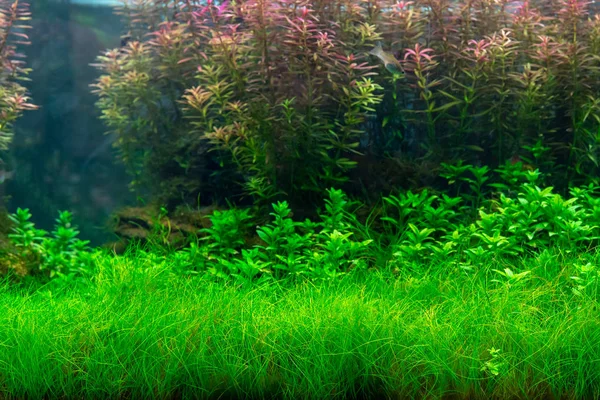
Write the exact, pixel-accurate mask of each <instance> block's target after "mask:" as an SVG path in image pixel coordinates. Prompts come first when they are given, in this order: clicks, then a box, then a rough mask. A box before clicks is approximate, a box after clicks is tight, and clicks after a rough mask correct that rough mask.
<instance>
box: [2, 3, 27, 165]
mask: <svg viewBox="0 0 600 400" xmlns="http://www.w3.org/2000/svg"><path fill="white" fill-rule="evenodd" d="M28 9H29V8H28V5H27V4H26V3H25V2H23V1H20V0H0V66H1V68H0V151H4V150H7V149H8V146H9V144H10V143H11V141H12V135H13V131H12V127H13V123H14V121H15V120H16V119H17V118H18V117H19V116H20V115H21V113H22V112H23V111H25V110H32V109H35V108H36V107H35V106H34V105H33V104H30V103H29V102H28V101H29V99H28V97H27V96H26V92H27V91H26V89H25V87H23V86H22V85H21V84H20V83H19V81H22V80H25V79H26V75H27V73H28V72H29V69H27V68H25V65H24V62H23V60H22V58H23V54H21V53H19V52H18V47H19V46H21V45H26V44H28V43H29V42H28V40H29V39H28V37H27V35H26V34H25V33H24V32H23V30H24V29H27V28H28V26H27V25H26V24H25V23H26V21H28V20H29V19H30V13H29V11H28ZM1 160H2V158H0V161H1Z"/></svg>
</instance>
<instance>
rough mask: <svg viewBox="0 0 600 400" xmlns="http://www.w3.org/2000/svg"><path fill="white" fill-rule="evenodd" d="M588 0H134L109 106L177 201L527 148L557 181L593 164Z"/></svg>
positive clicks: (299, 188)
mask: <svg viewBox="0 0 600 400" xmlns="http://www.w3.org/2000/svg"><path fill="white" fill-rule="evenodd" d="M590 6H591V4H590V3H588V2H585V1H581V0H560V1H557V2H554V1H547V0H531V1H521V2H515V1H507V0H502V1H492V0H484V1H472V0H461V1H450V0H416V1H401V2H395V1H388V0H370V1H367V2H364V1H357V0H331V1H317V2H315V1H310V2H309V1H298V0H280V1H272V0H252V1H235V2H218V1H202V2H200V1H195V0H186V1H183V2H181V1H171V0H160V1H158V0H156V1H142V0H123V6H122V7H121V8H120V13H121V14H122V15H123V16H124V17H125V19H126V21H127V23H128V27H129V32H128V36H127V37H128V38H129V41H128V43H127V44H126V45H125V46H123V47H122V48H120V49H115V50H111V51H109V52H107V53H106V54H105V55H103V56H102V57H100V59H99V61H100V62H99V64H98V66H99V68H100V69H101V70H102V71H103V76H102V77H101V78H100V79H99V81H98V82H97V83H96V85H95V87H96V91H97V93H98V94H99V97H100V100H99V102H98V105H99V107H100V108H101V109H102V111H103V113H104V118H105V119H106V122H107V125H108V127H109V128H110V130H111V132H113V133H114V134H116V135H117V141H116V146H117V147H118V148H119V150H120V152H121V158H122V160H123V161H124V162H125V163H126V165H127V166H128V167H129V169H130V171H131V173H132V174H133V175H134V176H135V178H134V182H133V183H134V184H140V185H141V186H142V187H149V188H151V189H153V191H154V193H155V194H156V195H158V197H159V198H160V199H161V200H162V201H166V202H167V203H177V202H181V201H184V202H186V201H190V200H192V199H193V200H194V201H197V199H198V197H199V196H200V198H201V199H204V200H206V201H208V200H215V199H218V198H224V197H228V198H232V197H235V194H236V193H237V194H241V195H249V196H251V198H252V199H253V200H254V201H255V202H259V203H260V202H265V203H268V202H270V201H273V200H274V199H275V198H277V197H278V196H286V198H288V199H289V201H290V202H291V203H292V204H299V203H303V204H305V203H307V202H309V203H310V202H312V201H317V200H318V199H319V198H320V197H321V196H320V195H319V194H320V193H322V192H323V191H324V189H325V188H327V187H331V186H334V187H336V186H337V187H343V188H345V189H346V190H347V192H349V193H350V194H355V195H356V194H359V195H363V196H364V197H365V198H368V195H369V194H371V193H380V192H382V191H384V192H385V191H389V190H390V189H391V188H390V184H391V185H392V186H405V187H406V186H424V185H437V184H438V183H439V184H442V182H438V181H437V178H436V176H437V173H438V171H439V168H438V167H439V166H440V165H441V163H446V164H455V163H457V162H459V161H461V160H462V161H464V162H466V163H468V164H472V165H476V166H487V167H488V168H490V170H492V171H494V170H495V169H497V168H498V167H500V166H503V165H505V163H509V164H516V163H519V162H522V164H519V165H521V166H522V167H523V168H525V167H527V168H538V169H540V170H541V171H542V172H544V176H545V177H547V178H546V179H550V182H548V183H553V184H555V185H556V187H557V188H558V189H559V190H563V191H564V190H566V189H567V186H568V183H573V182H575V183H582V182H586V181H595V180H597V172H598V167H599V166H598V143H599V142H598V137H600V136H598V132H600V109H599V107H598V106H599V104H600V103H599V100H598V93H599V90H600V87H599V83H598V82H600V80H599V79H598V73H599V71H598V66H599V65H600V64H599V62H600V59H599V57H598V56H597V50H598V49H599V48H600V39H599V37H600V34H599V32H600V19H599V18H598V17H597V16H595V15H593V13H592V12H591V11H590ZM377 43H380V44H381V45H382V47H383V49H384V50H385V51H386V52H387V53H388V54H389V55H390V56H392V57H395V58H396V59H397V60H399V61H400V63H401V64H402V67H403V71H402V72H400V73H398V72H397V73H392V72H390V71H388V70H387V69H385V66H384V65H383V64H380V63H379V60H378V59H377V58H375V57H372V56H370V55H369V51H370V50H371V49H372V48H373V47H374V46H375V44H377ZM565 178H566V179H565ZM236 188H239V189H237V190H236ZM480 189H481V188H480ZM565 193H566V192H565ZM474 195H477V194H474ZM201 201H202V200H201Z"/></svg>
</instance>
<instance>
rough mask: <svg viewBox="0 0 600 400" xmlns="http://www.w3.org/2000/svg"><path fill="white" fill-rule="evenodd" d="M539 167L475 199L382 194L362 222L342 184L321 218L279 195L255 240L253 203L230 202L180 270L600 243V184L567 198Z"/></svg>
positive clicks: (478, 257)
mask: <svg viewBox="0 0 600 400" xmlns="http://www.w3.org/2000/svg"><path fill="white" fill-rule="evenodd" d="M470 169H471V170H472V171H475V173H476V172H477V170H478V169H477V168H476V167H473V166H470ZM503 173H506V171H503ZM465 175H466V174H465ZM537 176H538V175H537V174H536V173H534V172H530V173H528V176H527V178H528V179H529V182H527V183H523V184H521V185H519V186H518V187H515V188H514V191H508V192H506V193H507V194H504V193H500V194H499V196H498V197H496V198H486V199H485V200H484V201H483V202H482V204H481V205H480V206H478V207H477V208H475V207H474V205H473V204H466V202H465V201H464V199H463V198H461V197H451V196H448V195H446V194H441V195H438V194H433V193H430V192H429V191H427V190H424V191H422V192H420V193H414V192H412V191H408V192H404V193H400V194H398V195H390V196H386V197H384V198H383V203H382V205H381V207H380V208H379V210H378V213H379V215H376V214H372V215H371V217H370V218H369V219H368V221H367V222H366V223H361V222H359V221H358V220H357V218H356V216H355V213H353V212H350V211H349V207H350V203H349V202H348V200H347V198H346V196H345V195H344V194H343V192H341V191H339V190H335V189H330V190H328V194H329V199H327V200H326V207H325V210H324V211H323V212H322V213H321V214H320V215H321V218H320V219H321V220H320V222H313V221H311V220H309V219H307V220H305V221H304V222H298V221H294V220H293V219H292V217H291V212H290V209H289V206H288V204H287V203H286V202H278V203H275V204H273V213H271V216H272V221H271V222H270V223H267V224H264V225H262V226H258V227H257V228H256V234H257V235H258V237H259V238H260V241H259V242H258V243H257V244H254V245H251V244H250V243H248V241H247V240H245V238H246V237H247V236H248V234H249V228H250V225H249V222H248V220H249V216H248V214H247V212H246V211H244V210H239V209H231V210H228V211H225V212H221V213H215V214H214V215H213V216H212V217H211V221H212V223H213V226H212V228H210V229H205V230H204V233H205V234H206V236H205V237H204V238H203V239H202V240H201V241H200V242H194V243H192V245H191V246H190V247H188V248H187V249H185V250H183V251H180V252H175V253H173V254H172V255H171V257H172V259H173V263H174V264H175V265H176V266H175V267H174V268H175V269H176V270H177V272H178V273H183V274H193V275H196V274H199V273H203V274H204V273H205V274H208V275H210V276H214V277H218V278H220V279H224V280H230V279H233V280H235V281H236V282H238V283H243V284H249V283H250V282H253V281H257V282H264V281H269V280H271V279H274V278H275V279H281V278H286V279H287V278H291V279H294V280H295V279H297V278H300V277H305V278H311V279H314V278H317V279H328V278H332V277H335V276H338V275H340V274H345V273H347V272H348V271H350V270H353V269H355V268H358V269H367V268H370V267H374V268H378V269H381V268H385V269H389V270H392V271H394V272H395V273H400V272H402V273H408V274H411V275H413V274H415V273H416V274H417V275H419V274H423V273H424V272H433V273H439V272H441V271H435V267H434V266H435V265H437V264H439V263H443V264H444V265H449V266H454V267H455V268H457V270H458V271H462V272H464V273H469V272H474V271H475V272H476V271H477V270H479V269H480V268H481V266H482V265H485V264H487V263H490V262H491V263H498V262H510V261H511V260H513V261H515V262H516V261H517V260H519V259H522V258H523V257H528V256H529V255H530V254H534V253H535V254H540V253H541V252H544V251H547V250H548V249H559V250H560V252H561V254H563V255H565V256H569V255H573V254H577V253H580V252H582V251H588V250H590V249H592V248H596V247H597V246H598V244H599V243H600V224H595V223H594V221H598V217H599V216H600V215H599V213H600V202H599V201H598V200H597V199H598V195H599V194H600V186H598V185H594V184H590V185H589V186H586V187H581V188H573V189H571V197H570V198H568V199H565V198H563V197H562V196H561V195H560V194H556V193H553V188H552V187H547V188H545V189H541V188H539V187H538V186H536V180H537V179H538V178H537ZM463 179H464V180H470V179H472V178H470V177H468V175H466V176H464V177H463ZM508 181H510V179H509V178H507V182H508ZM490 185H495V186H500V185H502V184H501V183H497V184H490ZM423 268H427V271H424V270H423ZM588 270H589V271H588ZM497 272H498V274H500V275H502V276H503V277H504V278H503V280H502V282H507V283H508V284H509V286H510V285H511V284H515V282H518V281H522V280H523V279H524V277H525V276H526V275H527V272H526V271H525V272H522V273H515V272H513V271H512V270H511V269H510V268H507V269H505V270H504V271H500V270H498V271H497ZM580 272H581V274H579V275H576V276H573V277H572V280H573V282H572V283H573V290H574V292H577V291H579V289H582V290H584V289H585V288H586V287H588V286H589V285H592V284H594V285H595V284H596V283H597V279H598V276H599V275H598V274H599V271H597V270H596V269H595V268H593V266H591V265H588V266H583V267H582V268H581V271H580ZM588 272H590V273H589V274H588Z"/></svg>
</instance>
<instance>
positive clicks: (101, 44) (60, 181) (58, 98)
mask: <svg viewBox="0 0 600 400" xmlns="http://www.w3.org/2000/svg"><path fill="white" fill-rule="evenodd" d="M88 1H89V0H88ZM31 11H32V16H33V19H32V21H31V25H32V29H31V30H30V31H29V34H30V39H31V42H32V43H31V45H30V46H27V47H26V48H25V49H24V50H25V53H26V55H27V63H28V66H29V67H30V68H33V72H32V73H31V74H30V78H31V82H27V83H26V86H27V87H28V88H29V90H30V93H31V97H32V102H33V103H34V104H36V105H39V106H40V109H39V110H37V111H32V112H27V113H25V114H24V116H23V117H22V118H21V119H20V120H19V121H18V123H17V126H16V130H15V137H14V142H13V146H12V151H11V156H10V161H9V162H10V164H11V167H12V168H13V169H15V171H16V174H15V177H14V179H12V180H10V181H8V182H7V184H6V194H8V195H9V196H10V199H9V201H8V203H7V205H8V209H9V211H10V212H13V211H14V210H15V209H16V208H17V207H21V208H29V209H30V210H31V212H32V214H33V220H34V222H35V223H36V224H37V225H38V227H39V228H42V229H47V230H48V229H51V228H52V226H53V222H54V219H55V218H56V216H57V213H58V210H70V211H72V212H73V214H74V221H75V223H76V224H77V225H78V226H79V228H80V230H81V237H82V238H83V239H88V240H91V241H92V244H94V245H98V244H101V243H102V242H105V241H108V240H110V239H111V238H112V235H111V234H110V233H109V231H108V229H107V221H108V217H109V215H110V213H111V212H112V211H114V210H115V209H116V208H118V207H119V206H122V205H125V204H127V203H130V202H132V200H134V199H132V197H133V195H132V194H131V193H130V192H129V190H128V188H127V183H128V178H127V176H126V174H125V172H124V170H123V168H122V166H121V165H120V164H119V163H118V162H115V157H114V154H113V149H112V146H111V144H112V138H111V137H110V136H106V135H105V134H104V132H105V127H104V126H103V123H102V121H101V120H99V119H98V116H99V112H98V111H97V110H96V108H95V107H94V103H95V101H96V100H97V99H96V96H95V95H93V94H92V93H91V88H90V86H89V85H90V84H91V83H94V81H95V80H96V78H97V77H98V76H99V72H98V71H97V70H96V69H95V68H94V67H92V66H90V64H91V63H93V62H94V61H95V59H96V57H97V56H98V55H100V54H101V52H102V51H103V50H105V49H107V48H115V47H118V46H119V44H120V35H121V34H122V27H121V21H120V18H119V17H118V16H116V15H114V13H113V9H112V8H111V7H110V6H91V5H81V4H72V3H71V2H69V1H64V0H34V1H32V2H31Z"/></svg>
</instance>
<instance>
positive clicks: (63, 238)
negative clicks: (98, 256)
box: [9, 208, 92, 283]
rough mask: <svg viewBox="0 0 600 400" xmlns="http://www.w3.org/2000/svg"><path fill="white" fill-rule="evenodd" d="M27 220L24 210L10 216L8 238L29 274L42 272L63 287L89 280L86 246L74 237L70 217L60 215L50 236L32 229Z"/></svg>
mask: <svg viewBox="0 0 600 400" xmlns="http://www.w3.org/2000/svg"><path fill="white" fill-rule="evenodd" d="M31 216H32V215H31V213H29V210H28V209H21V208H18V209H17V211H16V212H15V213H14V214H11V215H10V219H11V221H12V222H13V224H14V227H13V233H12V234H9V238H10V240H11V241H12V243H13V244H14V245H15V246H16V247H17V248H18V249H19V257H20V258H21V259H22V260H23V261H24V262H25V263H26V265H27V269H28V270H29V271H30V272H33V273H36V272H43V273H45V274H47V275H48V276H49V278H51V279H52V278H59V279H60V280H61V281H64V282H65V283H68V282H71V281H74V280H77V279H79V278H89V276H90V274H91V272H92V254H91V253H90V251H89V248H88V246H87V245H88V243H89V242H88V241H86V240H81V239H79V238H78V237H77V236H78V234H79V231H78V230H77V227H76V226H74V225H73V224H72V219H73V216H72V214H71V213H70V212H68V211H62V212H60V213H59V215H58V218H57V219H56V223H55V227H54V230H53V231H52V232H50V234H49V233H48V232H46V231H44V230H42V229H37V228H35V224H34V223H33V222H31V221H30V219H31Z"/></svg>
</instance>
